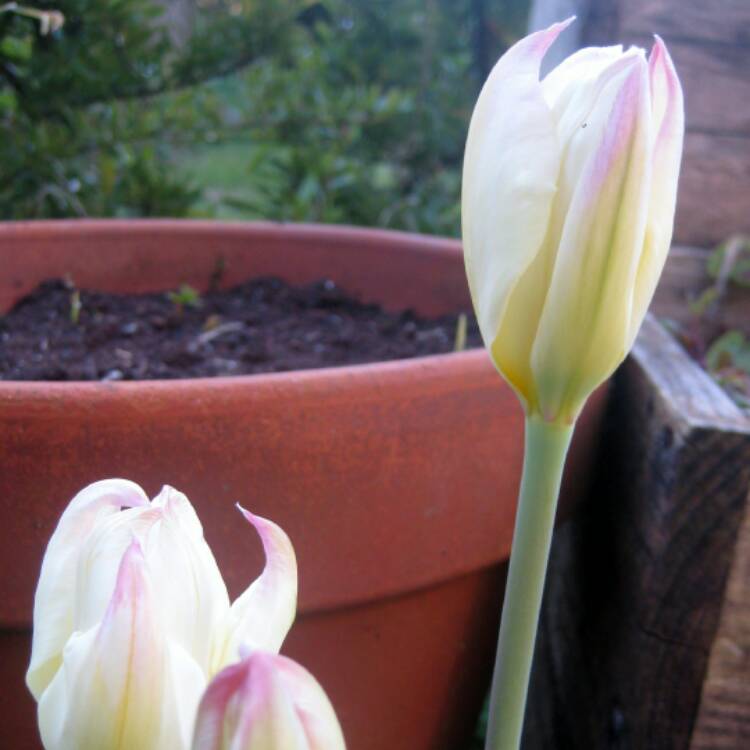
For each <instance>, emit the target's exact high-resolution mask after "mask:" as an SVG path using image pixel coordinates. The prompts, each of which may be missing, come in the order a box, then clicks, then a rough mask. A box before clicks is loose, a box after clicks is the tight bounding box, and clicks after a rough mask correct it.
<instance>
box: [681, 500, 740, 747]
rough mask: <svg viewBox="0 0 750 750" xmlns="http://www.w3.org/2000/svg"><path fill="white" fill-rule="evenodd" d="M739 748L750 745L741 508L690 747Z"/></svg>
mask: <svg viewBox="0 0 750 750" xmlns="http://www.w3.org/2000/svg"><path fill="white" fill-rule="evenodd" d="M749 500H750V498H749ZM742 747H750V512H748V509H747V506H746V510H745V518H744V521H743V524H742V527H741V528H740V532H739V537H738V540H737V546H736V552H735V557H734V562H733V564H732V568H731V572H730V576H729V583H728V584H727V591H726V597H725V599H724V606H723V610H722V613H721V620H720V623H719V630H718V633H717V636H716V638H715V640H714V643H713V647H712V649H711V656H710V659H709V663H708V672H707V675H706V679H705V682H704V684H703V694H702V696H701V704H700V709H699V711H698V717H697V719H696V722H695V730H694V732H693V740H692V743H691V745H690V750H737V748H742Z"/></svg>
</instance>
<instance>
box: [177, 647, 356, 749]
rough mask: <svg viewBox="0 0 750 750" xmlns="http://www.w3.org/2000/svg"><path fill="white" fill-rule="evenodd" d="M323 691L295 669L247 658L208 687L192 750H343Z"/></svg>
mask: <svg viewBox="0 0 750 750" xmlns="http://www.w3.org/2000/svg"><path fill="white" fill-rule="evenodd" d="M344 749H345V744H344V736H343V734H342V732H341V727H340V725H339V722H338V719H337V718H336V714H335V712H334V710H333V707H332V706H331V703H330V701H329V700H328V698H327V696H326V694H325V693H324V692H323V688H322V687H321V686H320V685H319V684H318V682H317V681H316V680H315V678H314V677H313V676H312V675H311V674H310V673H309V672H308V671H307V670H305V669H303V668H302V667H301V666H299V664H297V663H295V662H293V661H292V660H291V659H287V658H286V657H284V656H279V655H277V654H270V653H264V652H261V651H254V652H250V653H249V654H248V655H247V656H246V657H245V658H244V659H243V660H242V661H241V662H240V663H239V664H235V665H233V666H231V667H227V668H226V669H225V670H223V671H222V672H220V673H219V674H218V675H217V676H216V678H215V679H214V680H213V682H212V683H211V684H210V685H209V686H208V688H207V689H206V692H205V694H204V696H203V700H202V701H201V704H200V707H199V709H198V719H197V722H196V727H195V733H194V736H193V747H192V750H344Z"/></svg>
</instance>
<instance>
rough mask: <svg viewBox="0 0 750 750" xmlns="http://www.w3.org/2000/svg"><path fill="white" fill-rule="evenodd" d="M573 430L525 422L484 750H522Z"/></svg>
mask: <svg viewBox="0 0 750 750" xmlns="http://www.w3.org/2000/svg"><path fill="white" fill-rule="evenodd" d="M573 428H574V425H564V424H563V425H561V424H555V423H551V422H545V421H544V420H543V419H541V418H540V417H538V416H530V417H527V418H526V443H525V450H524V461H523V477H522V479H521V490H520V494H519V499H518V511H517V513H516V526H515V530H514V532H513V548H512V551H511V556H510V569H509V571H508V581H507V584H506V589H505V601H504V603H503V614H502V619H501V622H500V637H499V640H498V647H497V657H496V659H495V672H494V675H493V678H492V692H491V694H490V716H489V726H488V730H487V740H486V743H485V750H518V748H519V747H520V744H521V732H522V730H523V717H524V712H525V710H526V694H527V692H528V687H529V676H530V674H531V663H532V660H533V657H534V643H535V641H536V631H537V625H538V622H539V612H540V609H541V605H542V594H543V592H544V579H545V574H546V572H547V560H548V558H549V550H550V544H551V543H552V530H553V528H554V523H555V511H556V510H557V498H558V495H559V493H560V481H561V479H562V472H563V467H564V466H565V457H566V455H567V453H568V447H569V446H570V440H571V438H572V436H573Z"/></svg>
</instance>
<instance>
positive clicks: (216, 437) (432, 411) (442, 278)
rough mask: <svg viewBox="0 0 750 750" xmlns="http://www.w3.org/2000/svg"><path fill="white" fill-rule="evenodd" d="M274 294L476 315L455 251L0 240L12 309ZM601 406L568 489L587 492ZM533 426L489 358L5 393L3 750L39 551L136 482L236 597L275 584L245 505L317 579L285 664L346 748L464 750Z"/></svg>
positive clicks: (139, 229) (490, 644)
mask: <svg viewBox="0 0 750 750" xmlns="http://www.w3.org/2000/svg"><path fill="white" fill-rule="evenodd" d="M219 259H222V261H223V264H224V268H225V273H224V277H223V283H224V284H225V285H232V284H235V283H237V282H239V281H242V280H245V279H247V278H249V277H252V276H255V275H264V274H276V275H279V276H282V277H284V278H286V279H288V280H289V281H292V282H310V281H313V280H317V279H319V278H321V277H330V278H333V279H335V280H336V281H337V282H338V283H339V284H341V285H342V286H343V287H345V288H347V289H348V290H350V291H352V292H354V293H356V294H358V295H360V296H361V297H362V298H363V299H365V300H377V301H379V302H381V303H383V304H385V305H386V306H389V307H395V308H404V307H413V308H415V309H416V310H417V311H419V312H421V313H426V314H434V313H440V312H446V311H453V310H456V309H458V308H465V307H467V306H468V304H469V300H468V294H467V289H466V282H465V279H464V272H463V263H462V259H461V251H460V245H459V243H458V242H456V241H453V240H444V239H434V238H428V237H422V236H415V235H408V234H400V233H394V232H386V231H373V230H362V229H350V228H333V227H318V226H288V225H275V224H241V225H240V224H216V223H208V222H183V221H132V222H131V221H70V222H68V221H63V222H41V223H16V224H6V225H0V268H1V269H2V279H1V280H0V310H4V309H7V308H8V307H9V306H10V305H11V304H12V303H13V302H14V300H16V299H17V298H19V297H20V296H21V295H23V294H25V293H26V292H28V291H29V290H31V289H32V288H33V287H34V286H35V285H36V284H37V283H38V282H39V281H41V280H43V279H46V278H49V277H60V276H64V275H69V276H70V277H72V279H74V281H75V283H76V284H77V285H78V286H80V287H83V288H85V287H89V288H98V289H102V290H110V291H130V292H142V291H147V290H160V289H174V288H175V287H176V286H178V285H179V284H181V283H188V284H191V285H193V286H195V287H197V288H199V289H200V288H205V287H206V286H207V284H208V282H209V279H210V278H211V275H212V272H213V271H214V268H215V267H216V263H217V261H218V260H219ZM603 401H604V397H603V393H599V394H598V395H597V397H596V398H595V399H593V400H592V402H591V404H590V406H589V408H588V410H587V412H586V414H585V416H584V418H583V421H582V423H581V426H580V428H579V430H578V433H577V436H576V441H575V443H574V448H573V452H572V456H571V461H570V465H569V467H568V472H567V476H566V480H565V497H566V498H567V499H568V501H570V500H571V498H573V497H574V496H575V495H577V494H580V492H581V489H582V487H583V482H584V481H585V479H586V476H587V473H588V466H589V457H590V454H591V452H592V444H593V441H594V439H595V434H596V430H597V429H598V427H597V422H598V418H599V415H600V413H601V411H602V405H603ZM522 429H523V418H522V413H521V410H520V408H519V407H518V404H517V402H516V399H515V397H514V395H513V394H512V393H511V391H510V390H509V389H508V388H507V387H506V386H505V385H504V384H503V383H502V381H501V379H500V377H499V376H498V375H497V374H496V373H495V371H494V369H493V367H492V365H491V363H490V361H489V359H488V357H487V355H486V353H485V352H484V351H483V350H476V351H471V352H466V353H460V354H449V355H444V356H435V357H426V358H420V359H413V360H408V361H401V362H391V363H380V364H372V365H359V366H353V367H341V368H335V369H320V370H311V371H307V372H290V373H282V374H272V375H255V376H245V377H236V378H215V379H196V380H183V381H168V382H160V381H151V382H140V383H137V382H136V383H129V382H120V383H74V382H71V383H20V382H0V435H1V436H2V438H1V439H2V450H1V451H0V514H2V515H1V516H0V554H1V555H2V557H1V558H0V565H2V570H3V575H2V585H1V587H0V628H2V631H1V635H0V675H1V678H2V684H3V693H4V696H5V697H4V700H3V704H2V716H1V717H0V746H2V747H13V748H15V749H16V750H22V749H23V748H36V747H38V741H37V740H36V724H35V707H34V704H33V702H32V700H31V698H30V696H29V695H28V694H27V692H26V689H25V687H24V686H23V681H22V680H23V673H24V669H25V666H26V662H27V659H28V650H29V625H30V618H31V610H32V596H33V592H34V588H35V584H36V579H37V575H38V572H39V566H40V562H41V558H42V554H43V551H44V548H45V544H46V542H47V540H48V538H49V536H50V534H51V532H52V530H53V528H54V525H55V523H56V521H57V519H58V516H59V514H60V512H61V511H62V509H63V507H64V506H65V504H66V503H67V502H68V500H69V499H70V498H71V497H72V495H73V494H74V493H75V492H76V491H77V490H78V489H80V488H81V487H83V486H84V485H86V484H87V483H89V482H92V481H94V480H96V479H101V478H104V477H110V476H123V477H128V478H130V479H133V480H135V481H137V482H139V483H141V484H142V485H143V486H144V488H145V489H146V490H147V491H148V492H149V493H155V492H156V491H157V490H158V489H159V487H160V486H161V484H163V483H170V484H173V485H174V486H176V487H178V488H180V489H182V490H183V491H185V492H186V493H187V494H188V496H189V497H190V498H191V500H192V501H193V502H194V504H195V506H196V508H197V510H198V513H199V515H200V517H201V519H202V521H203V524H204V527H205V531H206V536H207V538H208V540H209V543H210V544H211V546H212V547H213V549H214V551H215V554H216V557H217V558H218V562H219V565H220V567H221V570H222V572H223V573H224V575H225V577H226V580H227V582H228V585H229V588H230V592H231V593H232V594H233V595H235V594H236V593H238V592H239V591H240V590H242V589H243V588H244V587H245V585H246V584H247V582H248V581H249V580H250V579H251V578H252V577H254V576H255V575H256V574H257V572H258V570H259V566H260V550H259V549H258V547H259V544H258V542H257V541H256V539H255V538H254V536H253V534H252V533H251V532H250V531H249V530H248V528H247V527H246V526H245V525H244V524H243V523H241V522H240V520H239V518H238V516H237V512H236V510H235V509H234V503H235V502H236V501H238V500H239V501H242V502H243V503H244V504H246V505H247V506H248V507H250V508H251V509H253V510H254V511H256V512H258V513H261V514H263V515H267V516H269V517H270V518H273V519H274V520H275V521H277V522H278V523H279V524H281V525H282V526H283V527H284V528H285V529H286V530H287V531H288V533H289V535H290V536H291V538H292V540H293V542H294V544H295V547H296V550H297V554H298V558H299V566H300V601H299V619H298V621H297V624H296V625H295V627H294V629H293V631H292V634H291V636H290V638H289V640H288V642H287V646H286V649H285V650H286V652H287V653H289V654H290V655H292V656H293V657H295V658H297V659H299V660H300V661H301V662H303V663H304V664H305V665H306V666H307V667H308V668H310V669H311V670H312V671H313V672H314V673H315V674H316V675H317V676H318V678H319V679H320V681H321V682H322V683H323V685H324V686H325V688H326V689H327V691H328V693H329V695H330V696H331V698H332V700H333V702H334V704H335V705H336V707H337V710H338V713H339V716H340V718H341V721H342V724H343V726H344V730H345V733H346V735H347V738H348V741H349V746H350V748H352V750H386V749H387V750H399V749H400V748H404V749H407V748H408V750H442V749H445V750H454V749H455V748H463V747H465V746H466V742H467V738H468V737H469V736H470V734H471V731H472V728H473V726H474V722H475V720H476V716H477V713H478V710H479V708H480V706H481V703H482V700H483V697H484V695H485V691H486V688H487V683H488V679H489V669H490V665H491V663H492V656H493V651H494V644H495V637H496V628H497V619H498V617H497V613H498V607H499V603H500V600H501V596H502V590H501V589H502V581H503V572H504V569H503V563H504V561H505V560H506V558H507V556H508V552H509V547H510V540H511V532H512V526H513V517H514V507H515V502H516V492H517V489H518V481H519V474H520V467H521V459H522V443H523V441H522Z"/></svg>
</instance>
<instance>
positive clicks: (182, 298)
mask: <svg viewBox="0 0 750 750" xmlns="http://www.w3.org/2000/svg"><path fill="white" fill-rule="evenodd" d="M167 299H168V300H169V301H170V302H171V303H172V304H173V305H174V306H175V310H176V311H177V315H179V316H182V313H183V311H184V310H185V308H186V307H193V308H198V307H200V306H201V305H202V304H203V303H202V301H201V295H200V293H199V292H198V291H197V290H196V289H194V288H193V287H192V286H190V285H189V284H181V285H180V288H179V289H178V290H177V291H176V292H167Z"/></svg>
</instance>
